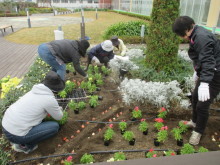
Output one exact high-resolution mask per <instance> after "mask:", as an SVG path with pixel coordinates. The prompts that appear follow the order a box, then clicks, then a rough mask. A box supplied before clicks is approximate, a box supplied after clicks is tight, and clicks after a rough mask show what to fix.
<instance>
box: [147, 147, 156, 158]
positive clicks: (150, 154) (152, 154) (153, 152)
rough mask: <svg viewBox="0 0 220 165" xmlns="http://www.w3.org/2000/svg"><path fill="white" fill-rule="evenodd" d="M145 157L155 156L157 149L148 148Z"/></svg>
mask: <svg viewBox="0 0 220 165" xmlns="http://www.w3.org/2000/svg"><path fill="white" fill-rule="evenodd" d="M146 157H147V158H156V157H157V151H154V149H150V150H149V151H148V152H147V154H146Z"/></svg>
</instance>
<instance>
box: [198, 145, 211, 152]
mask: <svg viewBox="0 0 220 165" xmlns="http://www.w3.org/2000/svg"><path fill="white" fill-rule="evenodd" d="M198 152H209V150H208V149H207V148H205V147H203V146H201V147H199V149H198Z"/></svg>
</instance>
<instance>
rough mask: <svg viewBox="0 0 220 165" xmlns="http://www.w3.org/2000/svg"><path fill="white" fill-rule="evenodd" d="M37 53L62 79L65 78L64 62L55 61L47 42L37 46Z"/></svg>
mask: <svg viewBox="0 0 220 165" xmlns="http://www.w3.org/2000/svg"><path fill="white" fill-rule="evenodd" d="M38 54H39V56H40V58H41V59H42V60H43V61H45V62H46V63H47V64H49V65H50V66H51V67H52V71H54V72H56V73H57V74H58V75H59V76H60V77H61V78H62V79H63V80H65V74H66V64H62V65H60V64H59V63H58V62H57V60H56V57H55V56H53V54H52V53H51V52H50V49H49V48H48V46H47V44H45V43H44V44H41V45H40V46H39V47H38Z"/></svg>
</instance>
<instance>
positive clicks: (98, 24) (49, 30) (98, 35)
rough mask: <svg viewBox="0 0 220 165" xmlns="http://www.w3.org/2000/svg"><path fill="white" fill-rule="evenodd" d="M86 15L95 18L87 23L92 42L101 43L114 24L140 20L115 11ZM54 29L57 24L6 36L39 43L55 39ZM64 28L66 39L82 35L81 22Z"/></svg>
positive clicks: (20, 41) (76, 15)
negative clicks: (106, 31) (103, 36)
mask: <svg viewBox="0 0 220 165" xmlns="http://www.w3.org/2000/svg"><path fill="white" fill-rule="evenodd" d="M84 15H85V18H90V19H93V21H91V22H88V23H85V27H86V35H87V36H89V37H90V38H91V40H90V43H91V44H98V43H101V42H102V41H103V38H102V35H103V33H104V31H105V30H106V29H107V28H108V27H109V26H110V25H112V24H115V23H118V22H128V21H134V20H140V19H138V18H134V17H129V16H126V15H121V14H117V13H113V12H101V11H100V12H98V19H97V20H96V15H95V11H85V12H84ZM65 16H69V17H81V15H80V13H73V14H69V15H65ZM54 30H57V27H56V26H49V27H34V28H23V29H21V30H19V31H17V32H15V33H12V34H11V35H8V36H6V37H5V38H6V39H7V40H9V41H11V42H15V43H21V44H33V45H39V44H41V43H44V42H49V41H52V40H54ZM62 30H63V31H64V38H65V39H73V40H76V39H79V37H80V25H79V24H68V25H63V26H62Z"/></svg>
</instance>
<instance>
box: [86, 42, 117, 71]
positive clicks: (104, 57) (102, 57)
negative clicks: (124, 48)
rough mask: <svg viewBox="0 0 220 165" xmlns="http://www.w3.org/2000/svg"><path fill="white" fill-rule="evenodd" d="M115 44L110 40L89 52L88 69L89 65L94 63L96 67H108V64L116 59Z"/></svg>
mask: <svg viewBox="0 0 220 165" xmlns="http://www.w3.org/2000/svg"><path fill="white" fill-rule="evenodd" d="M113 48H114V47H113V44H112V41H110V40H105V41H104V42H102V43H101V44H98V45H96V46H95V47H93V48H92V49H90V51H89V52H88V65H87V68H86V70H87V69H88V66H89V64H91V63H94V64H95V65H101V64H104V65H105V66H108V62H109V61H110V60H111V59H113V58H114V53H113Z"/></svg>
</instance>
